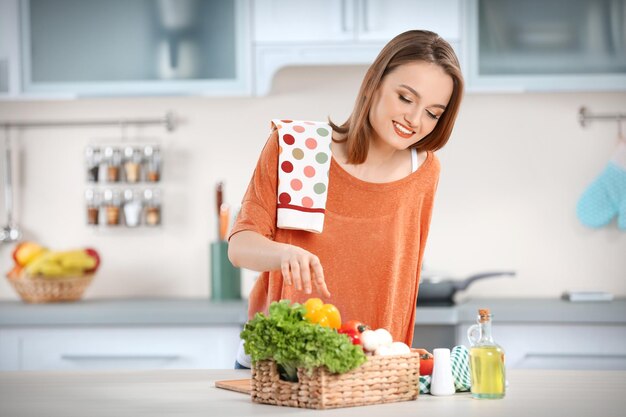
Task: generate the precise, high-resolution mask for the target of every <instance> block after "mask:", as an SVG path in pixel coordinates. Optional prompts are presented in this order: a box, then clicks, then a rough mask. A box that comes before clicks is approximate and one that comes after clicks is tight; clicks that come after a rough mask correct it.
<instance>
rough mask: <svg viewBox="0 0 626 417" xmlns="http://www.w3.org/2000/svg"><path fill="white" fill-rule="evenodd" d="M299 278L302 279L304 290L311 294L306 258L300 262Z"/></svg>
mask: <svg viewBox="0 0 626 417" xmlns="http://www.w3.org/2000/svg"><path fill="white" fill-rule="evenodd" d="M300 278H301V279H302V286H303V287H304V292H305V293H307V294H311V292H312V291H313V289H312V288H311V267H310V266H309V263H308V260H304V262H302V263H301V264H300Z"/></svg>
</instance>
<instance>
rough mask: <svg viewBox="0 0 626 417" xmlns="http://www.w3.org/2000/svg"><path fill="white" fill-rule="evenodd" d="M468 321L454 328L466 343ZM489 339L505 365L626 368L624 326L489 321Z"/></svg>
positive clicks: (559, 367) (523, 366) (561, 367)
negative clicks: (499, 322)
mask: <svg viewBox="0 0 626 417" xmlns="http://www.w3.org/2000/svg"><path fill="white" fill-rule="evenodd" d="M469 326H470V325H469V324H462V325H459V326H458V327H457V343H458V344H465V345H467V344H468V342H467V337H466V333H467V329H468V327H469ZM493 338H494V340H495V341H496V342H497V343H498V344H499V345H500V346H502V348H503V349H504V352H505V358H506V365H507V367H508V368H523V369H616V370H617V369H620V370H626V326H623V325H602V324H598V325H588V324H536V323H533V324H527V323H520V324H512V323H503V324H498V323H494V324H493Z"/></svg>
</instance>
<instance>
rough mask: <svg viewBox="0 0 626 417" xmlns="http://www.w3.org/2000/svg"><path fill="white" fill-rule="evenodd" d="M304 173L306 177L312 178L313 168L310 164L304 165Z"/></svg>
mask: <svg viewBox="0 0 626 417" xmlns="http://www.w3.org/2000/svg"><path fill="white" fill-rule="evenodd" d="M304 175H306V176H307V177H308V178H312V177H313V176H315V168H313V167H312V166H311V165H307V166H305V167H304Z"/></svg>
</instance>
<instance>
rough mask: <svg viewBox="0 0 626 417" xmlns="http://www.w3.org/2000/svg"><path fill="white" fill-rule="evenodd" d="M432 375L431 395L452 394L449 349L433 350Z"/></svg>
mask: <svg viewBox="0 0 626 417" xmlns="http://www.w3.org/2000/svg"><path fill="white" fill-rule="evenodd" d="M433 355H434V359H433V376H432V380H431V383H430V393H431V394H432V395H438V396H443V395H453V394H454V393H455V392H456V390H455V388H454V378H453V377H452V363H451V361H450V349H444V348H441V349H435V350H433Z"/></svg>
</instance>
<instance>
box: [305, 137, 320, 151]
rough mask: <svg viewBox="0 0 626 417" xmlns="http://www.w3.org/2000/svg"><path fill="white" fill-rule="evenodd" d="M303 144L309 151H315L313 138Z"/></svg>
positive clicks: (315, 145)
mask: <svg viewBox="0 0 626 417" xmlns="http://www.w3.org/2000/svg"><path fill="white" fill-rule="evenodd" d="M304 144H305V145H306V147H307V148H309V149H315V148H317V141H316V140H315V139H313V138H308V139H307V140H306V141H305V142H304Z"/></svg>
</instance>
